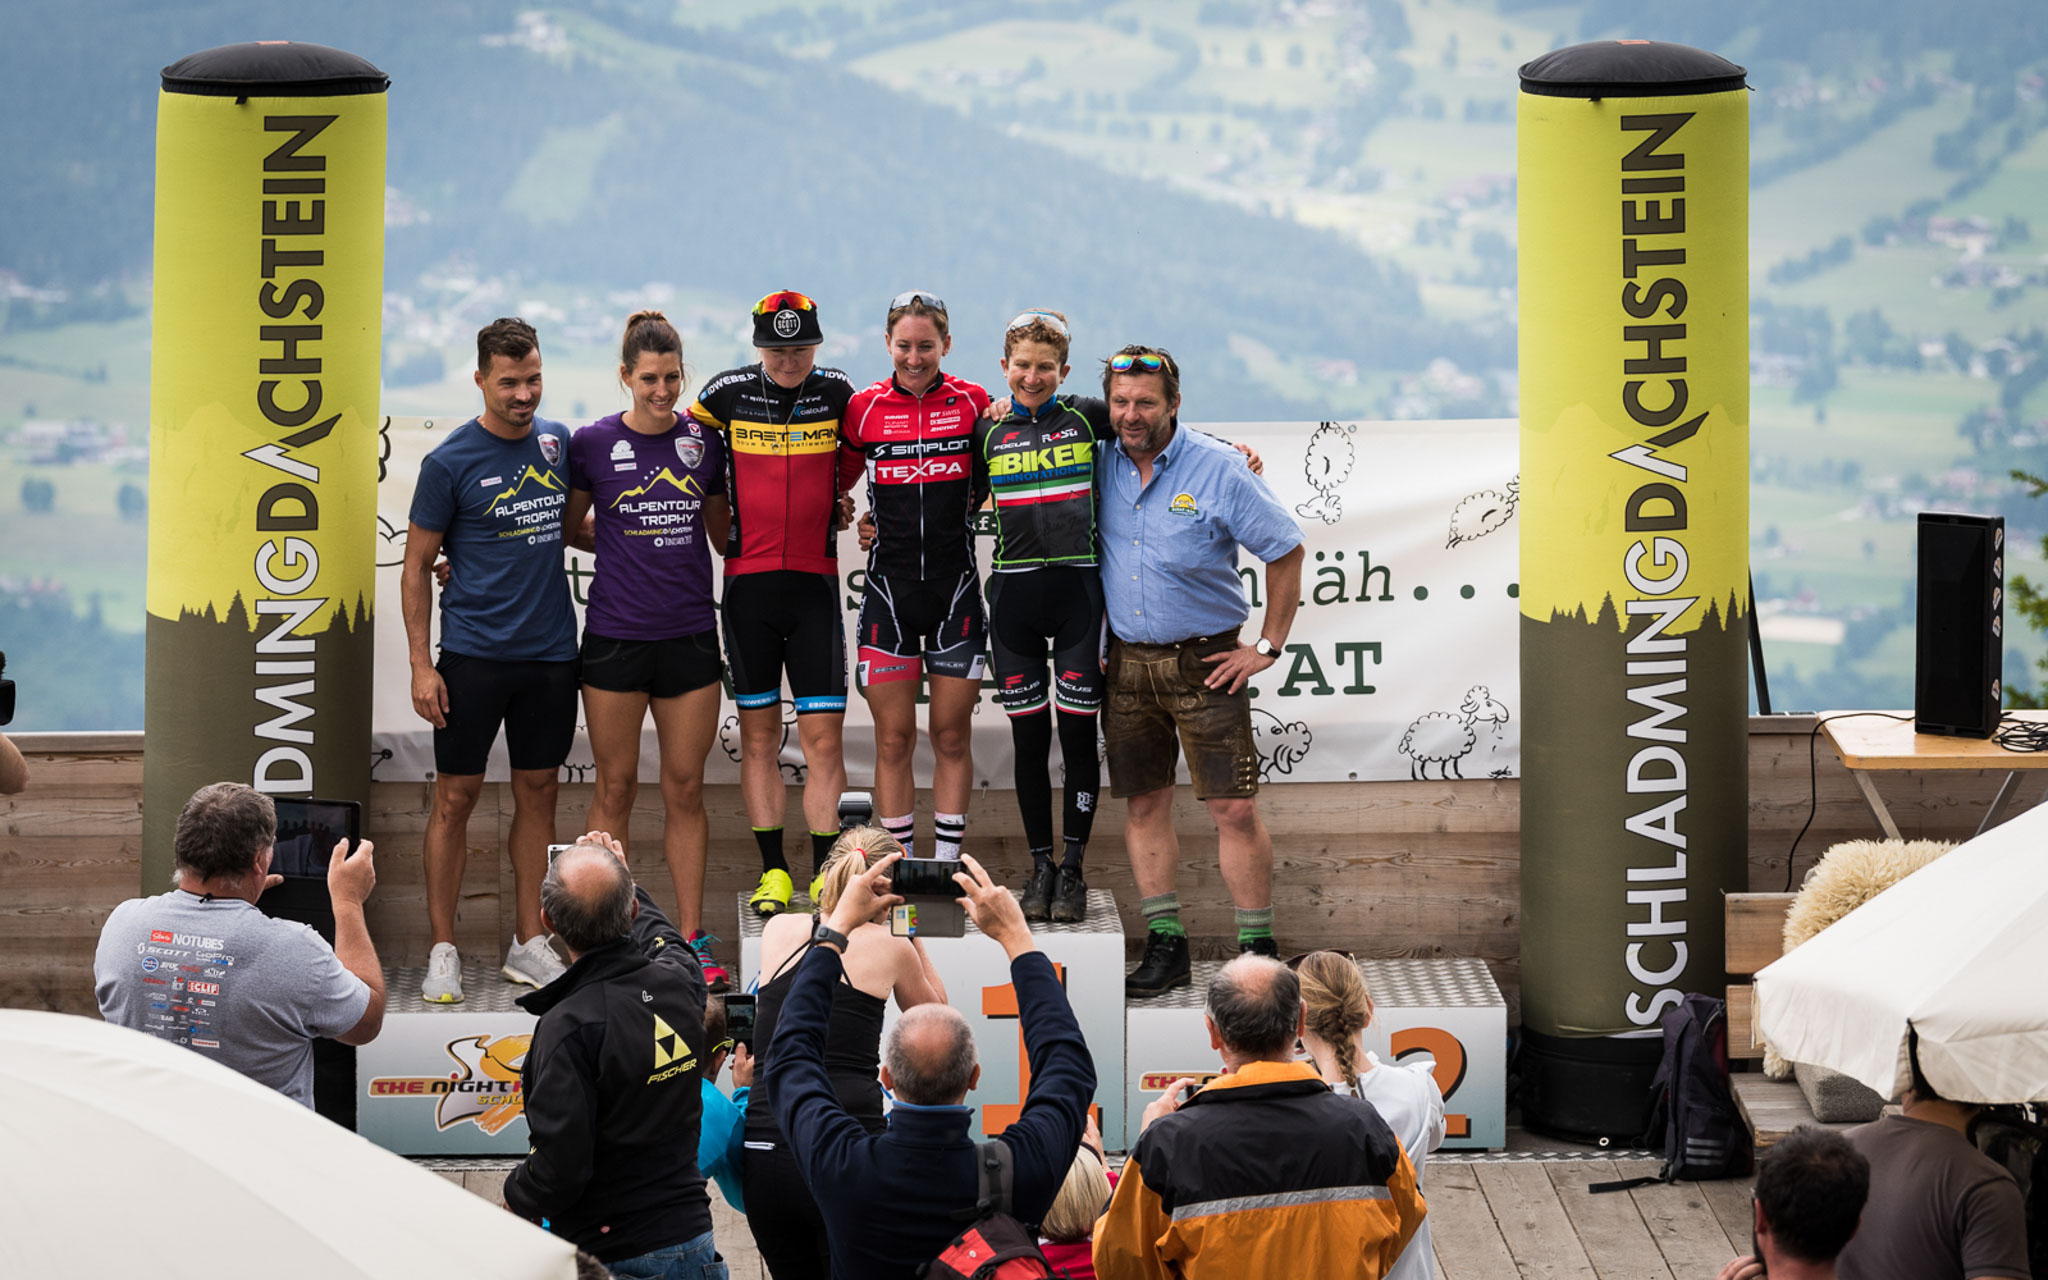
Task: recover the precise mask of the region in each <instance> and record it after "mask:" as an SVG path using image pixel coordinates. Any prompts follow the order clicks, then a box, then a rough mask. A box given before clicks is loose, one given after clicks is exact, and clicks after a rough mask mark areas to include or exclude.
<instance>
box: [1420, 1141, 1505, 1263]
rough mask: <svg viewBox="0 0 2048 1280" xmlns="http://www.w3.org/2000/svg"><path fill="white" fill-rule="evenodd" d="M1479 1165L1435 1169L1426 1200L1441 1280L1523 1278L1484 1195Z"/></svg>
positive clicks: (1435, 1165) (1427, 1185) (1432, 1167)
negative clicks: (1480, 1185) (1480, 1187)
mask: <svg viewBox="0 0 2048 1280" xmlns="http://www.w3.org/2000/svg"><path fill="white" fill-rule="evenodd" d="M1479 1168H1480V1166H1478V1165H1476V1164H1448V1163H1446V1164H1438V1163H1434V1162H1432V1163H1431V1164H1430V1166H1429V1179H1428V1181H1427V1182H1426V1183H1425V1184H1424V1195H1425V1198H1426V1199H1427V1200H1428V1201H1429V1234H1430V1239H1431V1240H1432V1241H1433V1242H1434V1243H1435V1245H1436V1266H1437V1275H1438V1276H1439V1277H1441V1280H1501V1277H1513V1276H1517V1275H1519V1274H1520V1272H1518V1271H1517V1270H1516V1269H1515V1260H1514V1257H1513V1255H1511V1254H1510V1253H1509V1252H1508V1246H1507V1241H1505V1240H1503V1239H1502V1238H1501V1233H1500V1228H1499V1227H1498V1226H1497V1225H1495V1223H1494V1220H1493V1210H1492V1209H1491V1208H1490V1207H1488V1205H1487V1201H1486V1193H1485V1192H1484V1191H1481V1190H1480V1189H1479V1175H1478V1172H1477V1171H1478V1169H1479Z"/></svg>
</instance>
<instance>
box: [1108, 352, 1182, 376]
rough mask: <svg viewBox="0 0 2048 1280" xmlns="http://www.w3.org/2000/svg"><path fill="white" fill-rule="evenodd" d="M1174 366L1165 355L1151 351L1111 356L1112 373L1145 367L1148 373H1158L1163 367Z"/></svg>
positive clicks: (1127, 371) (1110, 369) (1110, 366)
mask: <svg viewBox="0 0 2048 1280" xmlns="http://www.w3.org/2000/svg"><path fill="white" fill-rule="evenodd" d="M1172 367H1173V364H1172V362H1171V361H1170V360H1168V359H1167V358H1166V357H1165V356H1163V355H1155V354H1153V353H1152V352H1150V351H1147V352H1144V353H1143V354H1141V355H1114V356H1111V357H1110V358H1109V371H1110V372H1111V373H1129V372H1130V371H1131V370H1132V369H1134V368H1135V369H1143V370H1144V371H1145V372H1146V373H1158V372H1159V371H1160V370H1161V369H1170V368H1172Z"/></svg>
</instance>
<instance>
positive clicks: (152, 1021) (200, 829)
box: [92, 782, 384, 1107]
mask: <svg viewBox="0 0 2048 1280" xmlns="http://www.w3.org/2000/svg"><path fill="white" fill-rule="evenodd" d="M276 839H277V810H276V808H275V806H274V805H272V803H271V800H270V797H269V796H267V795H264V794H263V793H262V792H260V791H257V790H255V789H254V788H252V787H246V786H243V785H242V784H240V783H236V782H216V783H214V784H213V785H211V786H207V787H202V788H200V789H199V790H198V791H197V792H196V793H194V794H193V796H192V798H191V799H190V800H188V801H186V802H185V809H184V812H182V813H180V814H179V815H178V828H177V834H176V836H175V837H174V848H175V853H176V857H177V870H176V872H175V874H174V883H175V884H176V885H177V887H176V888H174V889H172V890H171V891H170V892H169V893H166V894H160V895H159V896H157V897H154V898H131V899H129V900H128V901H127V902H124V903H122V904H121V905H120V906H118V907H115V908H114V912H113V914H112V915H110V916H108V917H107V923H106V927H105V928H103V929H102V930H101V931H100V945H99V951H98V952H97V953H96V954H95V955H94V957H93V965H92V970H93V981H94V986H95V992H96V994H97V995H98V997H99V1004H100V1014H101V1016H102V1017H104V1018H105V1019H106V1020H107V1021H108V1022H112V1023H116V1024H118V1025H120V1026H124V1027H130V1028H133V1029H134V1030H136V1031H142V1032H146V1033H148V1034H150V1035H153V1036H156V1037H157V1038H158V1039H160V1040H169V1041H171V1042H172V1043H174V1044H181V1045H185V1046H187V1047H188V1048H190V1049H192V1050H194V1051H195V1052H198V1053H203V1054H206V1055H207V1056H209V1057H211V1058H214V1059H216V1060H218V1061H219V1062H220V1063H222V1064H223V1065H224V1066H228V1067H232V1068H234V1069H235V1070H236V1071H239V1072H241V1073H242V1074H243V1075H245V1076H248V1077H249V1078H250V1079H252V1080H255V1081H257V1082H259V1083H261V1084H266V1085H269V1086H270V1087H271V1088H273V1089H276V1090H277V1091H278V1092H279V1093H282V1094H284V1095H285V1096H286V1097H288V1098H291V1099H293V1100H294V1101H296V1102H299V1103H302V1104H304V1105H305V1106H308V1107H310V1106H312V1105H313V1041H314V1039H315V1038H318V1037H328V1038H331V1039H334V1040H339V1041H340V1042H341V1043H343V1044H348V1045H361V1044H368V1043H369V1042H370V1041H371V1040H373V1039H375V1038H376V1036H377V1032H378V1030H379V1029H381V1028H382V1027H383V1025H384V975H383V971H382V970H381V969H380V968H379V967H378V964H377V951H376V948H375V947H374V946H372V945H371V942H370V931H369V927H368V925H366V924H365V923H364V920H363V902H364V900H365V899H366V898H368V897H369V896H370V890H371V889H372V888H373V887H374V886H375V885H376V883H377V871H376V867H375V864H374V863H372V862H371V860H370V853H371V846H370V843H369V842H368V841H364V842H362V844H361V845H360V846H359V847H358V848H357V849H356V851H355V852H354V853H353V854H350V853H348V851H347V849H346V847H345V846H337V847H336V848H335V850H334V855H333V858H332V860H331V861H330V862H329V863H328V868H327V891H328V894H329V895H330V896H331V897H332V898H333V900H334V945H333V946H332V947H330V946H328V945H327V943H326V942H325V941H324V940H323V939H322V938H321V937H320V935H319V934H317V933H315V932H313V930H312V929H310V928H308V927H307V926H305V925H303V924H295V923H293V922H291V921H288V920H277V919H273V918H271V917H269V916H266V915H264V914H263V913H262V912H261V911H258V910H257V909H256V899H257V898H258V897H260V896H261V895H262V893H263V891H264V890H265V889H268V888H271V887H272V886H274V885H276V884H278V883H280V882H281V881H282V880H283V877H282V876H277V875H272V874H271V873H270V863H271V855H272V851H273V850H272V846H273V845H274V844H275V842H276Z"/></svg>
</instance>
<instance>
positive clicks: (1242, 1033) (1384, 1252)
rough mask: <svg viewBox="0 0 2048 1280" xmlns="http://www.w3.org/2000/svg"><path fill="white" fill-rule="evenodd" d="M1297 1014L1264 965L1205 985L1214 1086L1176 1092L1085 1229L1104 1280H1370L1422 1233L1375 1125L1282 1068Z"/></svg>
mask: <svg viewBox="0 0 2048 1280" xmlns="http://www.w3.org/2000/svg"><path fill="white" fill-rule="evenodd" d="M1305 1016H1306V1010H1305V1009H1304V1007H1303V1005H1302V1001H1301V983H1300V981H1299V980H1298V979H1297V978H1296V977H1295V975H1294V973H1293V972H1292V971H1291V970H1289V969H1288V968H1287V967H1286V966H1285V965H1282V964H1281V963H1279V962H1278V961H1276V960H1272V959H1269V958H1267V957H1265V956H1260V955H1243V956H1240V957H1238V958H1237V959H1236V960H1233V961H1231V962H1230V963H1229V964H1227V965H1224V966H1223V968H1222V969H1221V970H1220V971H1219V972H1218V973H1217V975H1216V977H1215V978H1214V979H1213V980H1212V981H1211V982H1210V983H1209V998H1208V1010H1207V1013H1206V1015H1205V1019H1204V1020H1205V1021H1206V1023H1207V1025H1208V1029H1209V1043H1210V1046H1211V1047H1212V1048H1214V1049H1216V1050H1217V1052H1218V1053H1219V1054H1220V1055H1221V1056H1222V1059H1223V1071H1224V1074H1222V1075H1220V1076H1218V1077H1217V1078H1215V1079H1214V1080H1211V1081H1210V1082H1209V1083H1208V1084H1207V1085H1206V1086H1204V1087H1202V1088H1201V1089H1200V1090H1199V1091H1196V1082H1195V1081H1194V1080H1193V1079H1192V1078H1188V1079H1181V1080H1176V1081H1175V1082H1174V1083H1173V1084H1172V1085H1170V1086H1169V1087H1168V1088H1167V1090H1166V1092H1165V1093H1164V1094H1162V1095H1161V1096H1160V1097H1159V1098H1158V1099H1157V1100H1156V1101H1154V1102H1153V1103H1152V1104H1151V1105H1150V1106H1148V1107H1146V1108H1145V1115H1144V1124H1143V1131H1142V1132H1141V1134H1140V1135H1139V1138H1138V1141H1137V1144H1136V1145H1135V1147H1134V1148H1133V1149H1132V1151H1131V1157H1130V1159H1129V1160H1128V1161H1127V1162H1125V1164H1124V1172H1123V1176H1122V1178H1121V1179H1120V1180H1119V1181H1118V1182H1117V1185H1116V1194H1115V1195H1114V1196H1112V1197H1111V1199H1110V1203H1109V1209H1108V1211H1107V1212H1106V1213H1105V1214H1104V1216H1103V1219H1102V1221H1101V1222H1100V1223H1099V1224H1098V1225H1097V1226H1096V1229H1095V1273H1096V1274H1097V1275H1098V1276H1101V1277H1102V1278H1103V1280H1138V1278H1139V1277H1153V1276H1159V1275H1164V1274H1166V1273H1167V1272H1168V1270H1169V1264H1168V1259H1171V1260H1172V1261H1171V1267H1170V1269H1171V1271H1172V1273H1173V1274H1176V1275H1179V1276H1183V1277H1186V1278H1187V1280H1208V1278H1209V1277H1224V1276H1229V1277H1238V1276H1274V1275H1305V1276H1306V1275H1312V1276H1320V1277H1355V1278H1357V1280H1381V1277H1384V1276H1385V1275H1386V1274H1387V1272H1388V1269H1389V1268H1391V1267H1392V1266H1393V1265H1394V1261H1395V1259H1396V1258H1398V1257H1399V1256H1400V1254H1401V1250H1402V1248H1403V1247H1405V1246H1406V1245H1407V1243H1408V1240H1409V1238H1410V1237H1411V1236H1413V1235H1414V1234H1415V1231H1416V1228H1417V1227H1419V1226H1420V1225H1421V1223H1422V1218H1423V1214H1424V1212H1425V1207H1424V1205H1423V1203H1422V1195H1421V1193H1420V1191H1419V1190H1418V1188H1417V1186H1416V1181H1415V1166H1414V1165H1413V1164H1411V1163H1409V1160H1408V1153H1407V1152H1406V1151H1404V1150H1403V1149H1402V1147H1401V1144H1400V1142H1399V1141H1398V1140H1396V1139H1395V1137H1394V1135H1393V1133H1392V1132H1391V1131H1390V1130H1389V1129H1388V1128H1387V1125H1386V1122H1385V1121H1384V1120H1382V1119H1380V1116H1379V1113H1378V1112H1377V1111H1374V1110H1373V1109H1372V1108H1371V1107H1369V1106H1364V1107H1362V1106H1360V1105H1358V1102H1357V1101H1356V1100H1355V1099H1352V1098H1347V1097H1341V1096H1339V1095H1337V1094H1334V1093H1332V1092H1330V1088H1329V1086H1328V1085H1326V1084H1324V1083H1323V1082H1322V1080H1321V1079H1320V1078H1318V1076H1317V1074H1316V1069H1315V1065H1314V1064H1313V1063H1308V1062H1298V1061H1296V1060H1295V1058H1294V1044H1295V1041H1296V1039H1297V1038H1298V1037H1299V1036H1300V1035H1301V1031H1302V1027H1303V1025H1304V1019H1305Z"/></svg>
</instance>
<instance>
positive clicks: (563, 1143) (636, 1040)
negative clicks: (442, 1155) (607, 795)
mask: <svg viewBox="0 0 2048 1280" xmlns="http://www.w3.org/2000/svg"><path fill="white" fill-rule="evenodd" d="M540 907H541V917H542V921H543V924H544V925H545V927H546V928H547V930H548V931H549V932H551V933H553V934H554V935H555V936H556V937H558V938H560V939H561V940H562V945H563V946H564V947H566V948H567V949H568V952H569V960H570V963H569V967H568V969H567V970H566V971H565V972H564V973H563V974H562V976H561V977H559V978H557V979H555V980H554V981H553V982H550V983H549V984H548V985H546V986H544V987H542V988H541V989H540V990H538V991H534V992H530V993H528V994H527V995H525V996H522V997H521V998H520V1001H519V1003H520V1005H521V1006H522V1007H524V1008H525V1009H526V1010H528V1011H529V1012H531V1013H535V1014H538V1015H539V1016H540V1022H539V1023H538V1024H537V1025H536V1026H535V1027H534V1031H533V1044H532V1047H531V1048H529V1049H528V1050H527V1054H526V1062H525V1064H524V1065H523V1066H522V1067H521V1068H520V1081H521V1088H522V1090H523V1092H524V1094H525V1098H526V1123H527V1129H528V1132H529V1135H530V1141H531V1143H532V1149H531V1150H530V1151H529V1152H528V1153H527V1157H526V1161H525V1163H523V1164H521V1165H520V1166H519V1167H518V1168H516V1169H514V1170H513V1171H512V1173H511V1174H510V1175H509V1176H508V1177H507V1178H506V1179H505V1207H506V1208H508V1209H510V1210H512V1211H513V1212H514V1213H517V1214H519V1215H520V1216H521V1217H525V1218H531V1219H534V1220H536V1221H538V1220H540V1219H543V1218H545V1219H546V1220H547V1221H548V1224H549V1229H550V1230H552V1231H553V1232H554V1233H555V1234H556V1235H558V1236H564V1237H566V1238H568V1239H569V1240H570V1241H572V1242H573V1243H574V1244H575V1245H576V1246H577V1247H578V1248H580V1249H585V1250H588V1251H589V1252H591V1253H593V1254H595V1255H596V1256H597V1258H598V1259H599V1260H600V1261H602V1262H604V1263H605V1264H606V1265H608V1266H612V1267H618V1266H620V1265H621V1264H627V1266H626V1269H627V1270H628V1271H630V1272H631V1273H632V1274H634V1275H642V1274H650V1275H652V1274H667V1275H691V1276H696V1275H703V1276H706V1277H714V1278H715V1277H722V1276H723V1275H724V1274H725V1265H724V1263H723V1262H722V1261H721V1260H720V1259H719V1257H718V1252H717V1250H716V1248H715V1247H714V1246H713V1243H712V1239H711V1200H710V1197H709V1196H708V1195H707V1194H706V1191H705V1186H704V1175H703V1173H702V1172H701V1171H699V1169H698V1167H697V1137H698V1128H699V1125H700V1124H701V1122H702V1116H703V1096H702V1091H701V1086H700V1084H699V1079H700V1077H701V1076H702V1074H703V1068H704V1064H705V1062H706V1061H707V1060H708V1059H709V1057H710V1054H709V1052H708V1050H709V1049H710V1046H709V1045H708V1044H707V1043H706V1042H705V1035H704V1005H705V1000H706V993H705V988H704V970H703V968H702V966H701V965H700V964H699V962H698V960H697V957H696V953H695V952H693V951H691V950H690V947H689V944H688V943H686V942H685V941H684V940H683V936H682V934H680V933H678V932H677V931H676V928H675V926H674V925H673V924H671V923H669V920H668V917H666V916H664V915H663V914H662V913H661V908H659V907H657V906H655V905H654V899H652V898H650V897H649V896H648V895H647V891H646V890H645V889H643V888H641V887H640V886H639V885H636V884H635V883H634V882H633V874H632V871H631V870H630V869H629V868H628V867H627V865H626V853H625V849H624V848H623V847H621V846H620V844H619V842H618V841H616V840H614V839H612V838H611V836H610V835H608V834H606V833H605V832H602V831H593V832H591V833H589V834H588V835H586V836H584V837H583V838H582V839H580V840H578V841H577V842H576V843H575V844H573V845H571V846H570V847H569V848H568V849H566V850H563V851H562V853H561V854H560V855H559V856H558V857H556V858H555V859H554V861H553V862H551V863H550V864H549V865H548V869H547V874H546V875H545V876H544V877H543V878H542V880H541V885H540ZM664 1267H666V1268H668V1269H667V1270H665V1271H664V1270H662V1268H664Z"/></svg>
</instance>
